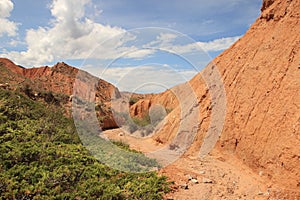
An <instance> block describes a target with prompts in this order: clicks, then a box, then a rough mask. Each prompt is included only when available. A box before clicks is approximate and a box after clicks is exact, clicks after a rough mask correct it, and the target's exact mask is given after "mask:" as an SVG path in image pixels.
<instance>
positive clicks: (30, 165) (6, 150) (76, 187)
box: [0, 89, 169, 199]
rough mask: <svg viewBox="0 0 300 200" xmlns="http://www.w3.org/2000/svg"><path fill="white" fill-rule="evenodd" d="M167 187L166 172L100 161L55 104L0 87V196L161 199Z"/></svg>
mask: <svg viewBox="0 0 300 200" xmlns="http://www.w3.org/2000/svg"><path fill="white" fill-rule="evenodd" d="M50 102H51V101H50ZM117 145H118V146H120V148H124V149H127V150H128V146H126V145H125V144H117ZM137 155H138V154H137ZM140 158H141V159H142V158H143V157H142V156H141V157H140ZM143 159H144V160H143V162H153V161H151V160H149V159H147V158H146V157H144V158H143ZM129 162H130V161H129ZM168 191H169V188H168V182H167V181H166V177H161V176H158V175H157V174H156V173H154V172H152V173H140V174H134V173H124V172H120V171H117V170H113V169H111V168H109V167H107V166H105V165H104V164H101V163H100V162H99V161H98V160H97V159H95V158H94V157H93V156H91V155H90V153H89V152H88V151H87V150H86V148H85V147H84V146H83V145H82V144H81V141H80V139H79V137H78V135H77V133H76V129H75V127H74V124H73V121H72V120H71V119H69V118H66V117H65V116H64V115H63V109H62V108H61V107H60V106H56V105H53V104H51V103H50V104H44V103H42V102H38V101H34V100H32V99H31V98H29V97H27V96H26V95H22V94H21V93H16V92H12V91H6V90H3V89H0V195H1V198H3V199H161V198H162V195H163V194H164V193H166V192H168Z"/></svg>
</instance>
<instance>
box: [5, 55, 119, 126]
mask: <svg viewBox="0 0 300 200" xmlns="http://www.w3.org/2000/svg"><path fill="white" fill-rule="evenodd" d="M0 64H1V72H0V73H1V79H0V84H2V85H3V87H4V86H6V87H8V88H10V89H17V88H24V87H29V88H30V89H31V90H32V92H33V93H34V94H35V95H36V98H39V96H40V95H41V93H45V92H51V93H53V94H62V95H64V96H66V97H67V99H69V101H66V102H65V104H64V107H65V108H66V110H67V111H68V112H69V110H71V107H72V103H71V101H72V97H73V91H74V83H75V81H76V80H77V79H78V78H79V77H78V76H79V74H80V75H81V76H84V77H85V80H86V82H85V83H84V84H82V85H81V89H80V90H81V91H82V92H86V91H85V90H86V89H87V87H88V85H89V84H90V83H92V82H93V83H94V85H95V94H94V96H93V98H94V99H93V101H94V102H95V104H96V107H97V112H96V114H97V115H98V117H99V118H100V119H101V120H100V121H101V127H102V128H103V129H109V128H116V127H118V125H117V124H116V122H115V121H114V118H113V116H112V112H111V110H110V104H111V99H112V98H119V97H120V92H119V90H118V89H117V88H116V87H115V86H113V85H112V84H110V83H108V82H106V81H104V80H102V79H98V78H96V77H94V76H92V75H90V74H89V73H87V72H84V71H81V70H79V69H77V68H75V67H72V66H69V65H67V64H66V63H64V62H61V63H57V64H56V65H54V66H53V67H48V66H43V67H39V68H23V67H20V66H17V65H15V64H14V63H13V62H12V61H10V60H8V59H6V58H0ZM69 114H71V113H69Z"/></svg>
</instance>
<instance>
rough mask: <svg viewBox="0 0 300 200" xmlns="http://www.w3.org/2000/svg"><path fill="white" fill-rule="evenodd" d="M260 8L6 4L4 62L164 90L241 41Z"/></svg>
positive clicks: (250, 3)
mask: <svg viewBox="0 0 300 200" xmlns="http://www.w3.org/2000/svg"><path fill="white" fill-rule="evenodd" d="M261 3H262V2H261V0H218V1H217V0H215V1H204V0H187V1H182V0H163V1H162V0H151V1H150V0H110V1H104V0H26V1H22V0H1V1H0V45H1V48H0V57H7V58H10V59H11V60H13V61H14V62H15V63H17V64H20V65H22V66H25V67H38V66H42V65H50V66H51V65H53V64H55V63H56V62H58V61H65V62H67V63H68V64H70V65H73V66H76V67H79V68H82V69H84V70H87V71H89V72H90V73H92V74H94V75H97V76H99V77H100V78H103V79H105V80H108V81H109V82H112V83H113V84H115V85H117V86H118V87H119V88H120V89H121V90H126V91H136V90H139V92H159V91H163V90H165V89H166V88H169V87H171V86H174V85H176V84H179V83H181V82H185V81H186V80H189V79H190V78H191V77H193V76H194V75H195V74H196V73H198V72H199V71H200V70H201V69H202V68H203V67H205V65H206V64H207V63H208V62H209V61H210V60H211V59H212V58H214V57H215V56H217V55H218V54H219V53H221V52H222V51H223V50H225V49H226V48H228V47H229V46H230V45H232V44H233V43H234V42H235V41H236V40H238V39H239V38H240V37H241V36H242V35H243V34H244V33H245V32H246V30H247V29H248V28H249V26H250V25H251V24H252V23H253V22H254V21H255V19H256V18H257V17H258V16H259V13H260V6H261ZM147 27H148V28H147ZM149 27H152V28H149ZM133 80H134V81H133ZM151 84H152V86H151ZM143 85H145V87H144V89H143V87H142V86H143ZM146 85H147V86H146ZM158 85H159V87H158Z"/></svg>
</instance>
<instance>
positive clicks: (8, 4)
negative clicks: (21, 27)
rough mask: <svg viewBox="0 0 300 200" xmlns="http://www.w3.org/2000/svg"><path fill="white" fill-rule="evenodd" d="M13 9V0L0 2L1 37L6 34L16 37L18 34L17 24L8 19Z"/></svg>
mask: <svg viewBox="0 0 300 200" xmlns="http://www.w3.org/2000/svg"><path fill="white" fill-rule="evenodd" d="M13 8H14V4H13V2H12V1H11V0H1V1H0V37H1V36H3V35H5V34H7V35H8V36H15V35H16V34H17V30H18V27H17V24H16V23H15V22H13V21H10V20H8V19H7V18H8V17H9V16H10V12H11V11H12V10H13Z"/></svg>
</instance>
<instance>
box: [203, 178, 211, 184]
mask: <svg viewBox="0 0 300 200" xmlns="http://www.w3.org/2000/svg"><path fill="white" fill-rule="evenodd" d="M202 183H213V181H212V180H211V179H209V178H202Z"/></svg>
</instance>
